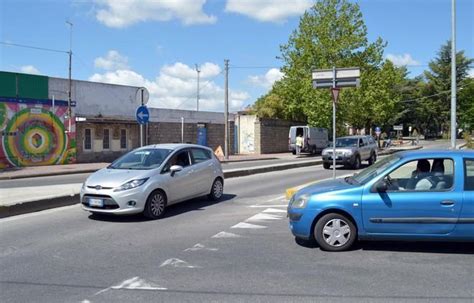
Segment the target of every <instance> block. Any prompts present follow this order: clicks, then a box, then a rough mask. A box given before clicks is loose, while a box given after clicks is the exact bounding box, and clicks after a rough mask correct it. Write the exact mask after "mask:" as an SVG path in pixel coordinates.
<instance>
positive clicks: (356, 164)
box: [352, 155, 360, 169]
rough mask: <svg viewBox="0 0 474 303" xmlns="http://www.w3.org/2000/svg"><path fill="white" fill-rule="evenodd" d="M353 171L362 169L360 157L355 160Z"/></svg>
mask: <svg viewBox="0 0 474 303" xmlns="http://www.w3.org/2000/svg"><path fill="white" fill-rule="evenodd" d="M352 168H353V169H359V168H360V156H359V155H357V156H356V157H355V159H354V164H353V165H352Z"/></svg>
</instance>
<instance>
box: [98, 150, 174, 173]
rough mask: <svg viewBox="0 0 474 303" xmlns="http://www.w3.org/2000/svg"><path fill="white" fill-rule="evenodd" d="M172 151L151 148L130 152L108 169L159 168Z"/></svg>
mask: <svg viewBox="0 0 474 303" xmlns="http://www.w3.org/2000/svg"><path fill="white" fill-rule="evenodd" d="M172 151H173V150H171V149H162V148H149V149H140V150H134V151H131V152H129V153H128V154H126V155H124V156H122V157H120V158H118V159H117V160H115V161H114V162H113V163H112V164H110V165H109V166H108V167H107V168H111V169H153V168H157V167H159V166H160V165H161V164H162V163H163V161H164V160H165V159H166V157H168V155H169V154H170V153H171V152H172Z"/></svg>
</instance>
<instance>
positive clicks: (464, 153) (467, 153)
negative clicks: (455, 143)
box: [397, 149, 474, 158]
mask: <svg viewBox="0 0 474 303" xmlns="http://www.w3.org/2000/svg"><path fill="white" fill-rule="evenodd" d="M397 154H398V155H400V156H401V157H402V158H419V157H426V158H430V157H452V156H458V157H465V158H474V150H448V149H424V150H412V151H403V152H399V153H397Z"/></svg>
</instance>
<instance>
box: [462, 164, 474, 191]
mask: <svg viewBox="0 0 474 303" xmlns="http://www.w3.org/2000/svg"><path fill="white" fill-rule="evenodd" d="M464 190H466V191H474V159H465V160H464Z"/></svg>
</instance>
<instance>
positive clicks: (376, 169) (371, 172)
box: [352, 155, 400, 184]
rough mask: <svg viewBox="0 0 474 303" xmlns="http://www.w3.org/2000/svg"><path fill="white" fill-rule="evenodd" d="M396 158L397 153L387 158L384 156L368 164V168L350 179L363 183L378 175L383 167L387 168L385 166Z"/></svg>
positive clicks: (392, 162)
mask: <svg viewBox="0 0 474 303" xmlns="http://www.w3.org/2000/svg"><path fill="white" fill-rule="evenodd" d="M398 160H400V156H398V155H392V156H389V157H387V158H384V159H382V160H380V161H378V162H376V163H375V164H373V165H371V166H369V167H368V168H366V169H364V170H363V171H361V172H360V173H358V174H356V175H354V176H353V177H352V179H353V180H355V181H356V182H357V183H359V184H365V183H367V182H369V181H370V180H372V179H373V178H375V177H377V176H378V175H380V174H381V173H383V172H384V171H385V169H387V167H389V166H391V165H392V164H394V163H395V162H398Z"/></svg>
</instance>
